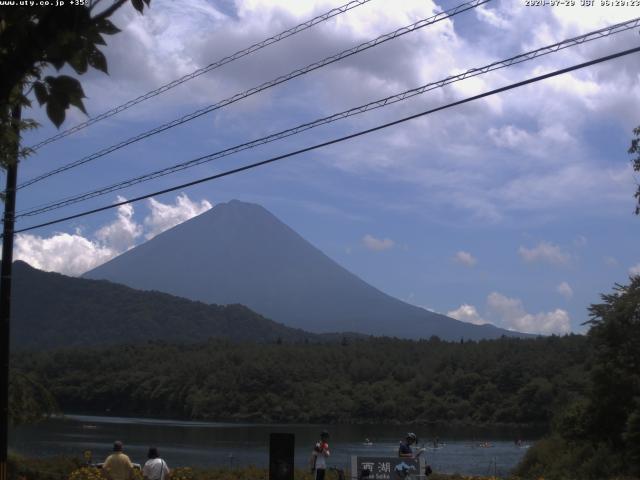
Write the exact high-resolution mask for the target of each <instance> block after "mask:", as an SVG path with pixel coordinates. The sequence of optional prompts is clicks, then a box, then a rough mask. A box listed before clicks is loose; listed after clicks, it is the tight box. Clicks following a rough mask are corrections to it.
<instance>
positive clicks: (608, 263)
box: [602, 257, 618, 267]
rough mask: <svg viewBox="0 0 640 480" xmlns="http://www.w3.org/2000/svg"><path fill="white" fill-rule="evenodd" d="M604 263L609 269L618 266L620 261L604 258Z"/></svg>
mask: <svg viewBox="0 0 640 480" xmlns="http://www.w3.org/2000/svg"><path fill="white" fill-rule="evenodd" d="M602 261H603V262H604V264H605V265H606V266H607V267H615V266H617V265H618V260H617V259H616V258H615V257H604V258H603V259H602Z"/></svg>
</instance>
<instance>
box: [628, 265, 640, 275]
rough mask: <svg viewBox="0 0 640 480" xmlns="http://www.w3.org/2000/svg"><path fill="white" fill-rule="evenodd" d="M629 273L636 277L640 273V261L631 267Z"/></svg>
mask: <svg viewBox="0 0 640 480" xmlns="http://www.w3.org/2000/svg"><path fill="white" fill-rule="evenodd" d="M629 275H631V276H633V277H635V276H636V275H640V263H638V264H636V265H634V266H633V267H631V268H629Z"/></svg>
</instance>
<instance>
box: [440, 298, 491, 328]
mask: <svg viewBox="0 0 640 480" xmlns="http://www.w3.org/2000/svg"><path fill="white" fill-rule="evenodd" d="M447 316H448V317H451V318H455V319H456V320H460V321H462V322H467V323H473V324H474V325H484V324H486V323H489V322H487V321H486V320H484V319H483V318H482V317H481V316H480V314H479V313H478V310H477V309H476V307H474V306H473V305H467V304H466V303H465V304H463V305H460V307H459V308H458V309H456V310H451V311H450V312H447Z"/></svg>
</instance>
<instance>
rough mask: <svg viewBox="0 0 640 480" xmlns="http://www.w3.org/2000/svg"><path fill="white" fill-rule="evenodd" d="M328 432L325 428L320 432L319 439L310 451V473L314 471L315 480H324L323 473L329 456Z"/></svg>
mask: <svg viewBox="0 0 640 480" xmlns="http://www.w3.org/2000/svg"><path fill="white" fill-rule="evenodd" d="M328 442H329V432H327V431H326V430H325V431H323V432H322V433H320V441H318V442H317V443H316V444H315V445H314V447H313V452H311V473H315V475H314V477H313V478H314V479H315V480H324V474H325V472H326V470H327V458H329V457H330V456H331V452H330V451H329V443H328Z"/></svg>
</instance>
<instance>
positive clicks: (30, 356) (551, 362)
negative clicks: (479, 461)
mask: <svg viewBox="0 0 640 480" xmlns="http://www.w3.org/2000/svg"><path fill="white" fill-rule="evenodd" d="M586 344H587V341H586V339H585V337H583V336H579V335H569V336H565V337H555V336H554V337H546V338H534V339H518V338H502V339H498V340H487V341H479V342H475V341H460V342H444V341H441V340H439V339H438V338H435V337H433V338H431V339H430V340H422V341H409V340H400V339H392V338H370V339H346V338H345V339H344V341H343V342H339V343H318V344H314V343H295V344H289V343H287V342H285V341H276V342H273V343H269V344H255V343H251V344H249V343H245V344H242V343H232V342H228V341H222V340H210V341H208V342H205V343H200V344H191V345H184V344H182V345H180V344H169V343H164V342H152V343H148V344H145V345H126V346H113V347H103V348H75V349H65V350H57V351H52V352H40V353H33V352H30V353H23V354H16V355H14V360H13V361H14V365H15V366H16V367H17V368H19V369H20V370H21V371H23V372H28V374H29V375H31V376H33V377H34V378H37V379H39V381H40V382H42V384H43V385H44V386H45V387H46V388H47V390H48V391H50V392H51V393H52V394H53V396H54V397H55V398H56V399H57V402H58V403H59V406H60V408H61V410H62V411H65V412H84V413H94V414H104V413H105V412H109V413H111V414H120V415H143V416H159V417H176V418H190V419H206V420H225V421H257V422H305V423H306V422H310V423H316V422H317V423H366V422H382V423H388V422H402V423H404V422H418V423H424V424H427V423H436V424H437V423H451V422H457V423H461V424H478V425H480V424H491V425H497V424H504V425H507V424H512V425H542V426H544V425H548V424H549V422H550V420H551V419H552V417H553V416H554V414H555V413H556V412H557V411H558V410H559V409H560V407H561V406H563V405H566V404H567V403H570V402H572V401H574V400H577V399H580V398H584V396H585V394H586V389H587V385H586V378H587V376H586V371H587V370H588V369H589V368H590V367H589V350H588V349H587V348H586Z"/></svg>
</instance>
